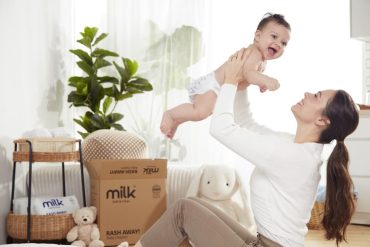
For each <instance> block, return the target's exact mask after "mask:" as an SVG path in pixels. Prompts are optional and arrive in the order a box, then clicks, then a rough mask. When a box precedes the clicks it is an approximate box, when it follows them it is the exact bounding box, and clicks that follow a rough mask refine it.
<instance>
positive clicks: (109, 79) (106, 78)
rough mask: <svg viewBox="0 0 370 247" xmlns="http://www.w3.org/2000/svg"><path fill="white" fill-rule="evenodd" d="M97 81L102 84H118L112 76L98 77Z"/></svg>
mask: <svg viewBox="0 0 370 247" xmlns="http://www.w3.org/2000/svg"><path fill="white" fill-rule="evenodd" d="M98 81H99V83H104V82H111V83H113V84H117V83H118V79H117V78H116V77H112V76H102V77H98Z"/></svg>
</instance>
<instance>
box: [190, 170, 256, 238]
mask: <svg viewBox="0 0 370 247" xmlns="http://www.w3.org/2000/svg"><path fill="white" fill-rule="evenodd" d="M237 196H239V198H238V197H237ZM186 197H199V198H202V199H203V200H205V201H207V202H209V203H211V204H212V205H214V206H216V207H217V208H219V209H221V210H222V211H224V212H225V213H226V214H227V215H229V216H230V217H232V218H233V219H235V220H236V221H238V222H239V223H240V224H242V225H243V226H244V227H245V228H247V229H248V230H249V231H250V232H251V233H256V226H255V222H254V218H253V214H252V211H251V209H250V203H249V199H248V198H249V197H248V196H247V193H246V191H245V188H244V186H243V184H242V181H241V179H240V177H239V175H238V173H237V171H236V169H235V168H233V167H231V166H227V165H203V166H201V167H200V169H199V172H198V173H197V175H195V177H194V178H193V179H192V181H191V183H190V186H189V189H188V192H187V194H186Z"/></svg>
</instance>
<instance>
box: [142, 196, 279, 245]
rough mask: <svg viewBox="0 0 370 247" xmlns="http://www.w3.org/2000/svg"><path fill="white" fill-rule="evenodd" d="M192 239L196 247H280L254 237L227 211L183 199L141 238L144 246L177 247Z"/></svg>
mask: <svg viewBox="0 0 370 247" xmlns="http://www.w3.org/2000/svg"><path fill="white" fill-rule="evenodd" d="M185 238H189V239H190V241H191V242H192V243H194V245H195V246H196V247H209V246H212V247H225V246H230V247H247V246H250V247H281V245H279V244H277V243H275V242H274V241H271V240H269V239H267V238H265V237H263V236H261V235H258V236H255V235H253V234H251V233H250V232H248V231H247V230H246V229H245V228H244V227H243V226H241V225H240V224H239V223H238V222H236V221H235V220H233V219H231V218H230V217H229V216H227V215H226V214H225V213H224V212H222V211H221V210H219V209H218V208H216V207H214V206H212V205H211V204H209V203H207V202H205V201H203V200H200V199H198V198H186V199H180V200H178V201H177V202H176V203H174V205H173V206H172V207H170V208H169V209H167V210H166V212H165V213H164V214H163V215H162V216H161V217H160V218H159V219H158V220H157V222H156V223H155V224H154V225H153V226H152V227H151V228H149V229H148V230H147V231H146V232H145V233H144V234H143V236H142V237H141V239H140V241H141V244H142V245H143V247H157V246H158V247H177V246H178V245H179V244H180V243H181V242H182V241H183V240H184V239H185Z"/></svg>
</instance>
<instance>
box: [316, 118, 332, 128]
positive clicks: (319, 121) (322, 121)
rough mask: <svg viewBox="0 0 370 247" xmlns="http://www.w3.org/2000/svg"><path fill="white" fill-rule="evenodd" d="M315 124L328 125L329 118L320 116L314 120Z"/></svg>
mask: <svg viewBox="0 0 370 247" xmlns="http://www.w3.org/2000/svg"><path fill="white" fill-rule="evenodd" d="M315 124H316V125H317V126H321V127H324V126H328V125H330V119H329V118H327V117H324V116H321V117H319V118H318V119H317V120H316V122H315Z"/></svg>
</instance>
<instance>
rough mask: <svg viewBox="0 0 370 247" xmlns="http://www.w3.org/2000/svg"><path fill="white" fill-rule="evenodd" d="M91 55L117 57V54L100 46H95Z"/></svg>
mask: <svg viewBox="0 0 370 247" xmlns="http://www.w3.org/2000/svg"><path fill="white" fill-rule="evenodd" d="M91 56H93V57H118V56H119V55H118V54H117V53H115V52H113V51H108V50H104V49H100V48H96V49H95V50H94V51H93V52H92V53H91Z"/></svg>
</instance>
